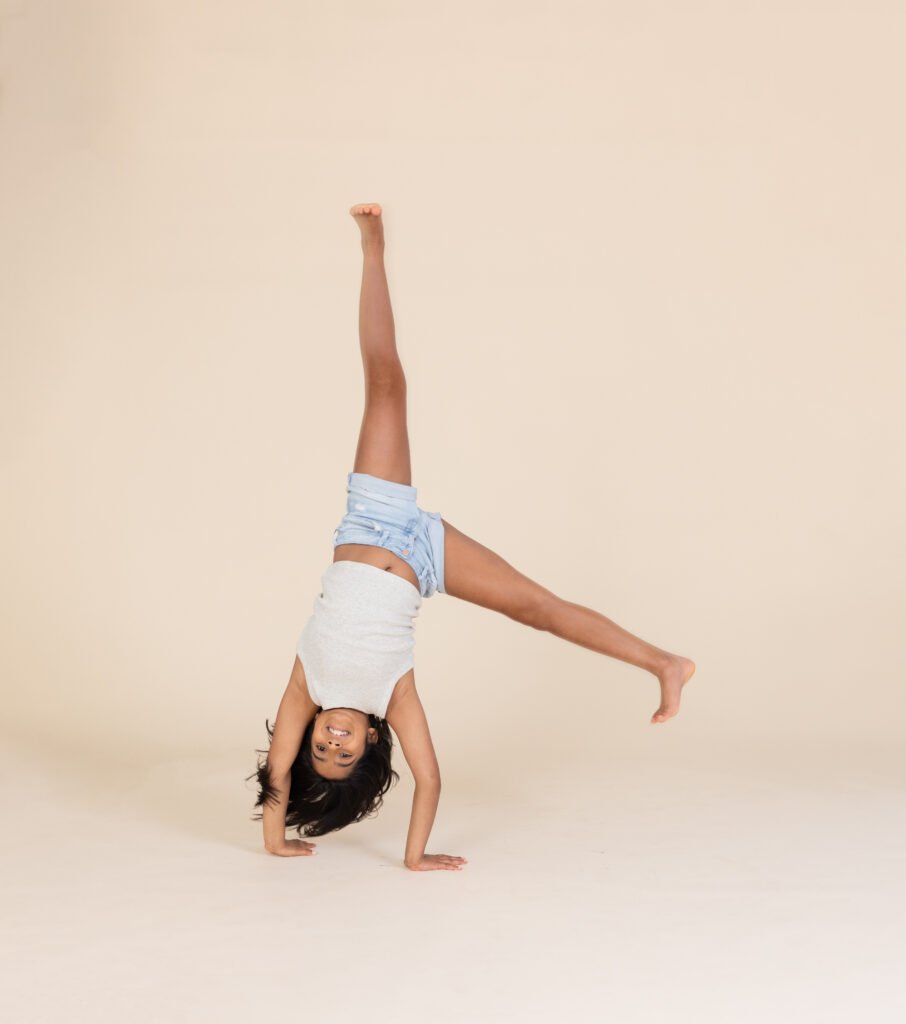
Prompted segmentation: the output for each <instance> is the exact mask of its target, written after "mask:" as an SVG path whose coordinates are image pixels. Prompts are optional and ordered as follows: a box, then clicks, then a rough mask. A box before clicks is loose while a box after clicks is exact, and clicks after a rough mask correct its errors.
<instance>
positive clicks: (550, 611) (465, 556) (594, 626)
mask: <svg viewBox="0 0 906 1024" xmlns="http://www.w3.org/2000/svg"><path fill="white" fill-rule="evenodd" d="M443 523H444V537H445V541H444V563H445V564H444V577H445V589H446V592H447V594H450V595H452V596H453V597H458V598H461V599H462V600H464V601H470V602H472V603H473V604H478V605H481V606H482V607H484V608H490V609H491V610H492V611H496V612H501V613H502V614H503V615H506V616H508V617H509V618H511V619H515V620H516V621H517V622H521V623H524V624H525V625H527V626H532V627H533V628H534V629H543V630H545V631H547V632H549V633H553V634H554V636H558V637H560V638H561V639H563V640H569V641H570V642H571V643H574V644H578V645H579V646H581V647H587V648H589V649H590V650H592V651H596V652H597V653H598V654H606V655H609V656H610V657H611V658H618V659H619V660H620V661H626V662H629V664H630V665H637V666H638V667H639V668H643V669H645V670H647V671H648V672H650V673H651V674H652V675H654V676H657V679H658V681H659V683H660V685H661V704H660V707H659V708H658V709H657V711H655V713H654V714H653V715H652V716H651V721H652V722H662V721H665V720H666V719H668V718H672V717H673V716H674V715H675V714H676V713H677V711H678V710H679V701H680V692H681V690H682V688H683V686H684V685H685V684H686V682H688V680H689V679H690V678H691V676H692V673H693V672H694V671H695V663H694V662H692V661H690V659H688V658H683V657H680V656H679V655H676V654H671V653H670V652H669V651H665V650H662V649H661V648H660V647H655V646H654V645H652V644H649V643H647V642H646V641H645V640H642V639H641V638H640V637H637V636H635V635H634V634H632V633H630V632H628V631H627V630H625V629H623V628H622V627H621V626H618V625H617V624H616V623H615V622H613V621H612V620H611V619H608V618H606V617H605V616H604V615H601V614H600V612H596V611H594V610H593V609H591V608H586V607H585V606H584V605H581V604H575V603H573V602H572V601H566V600H564V599H563V598H561V597H558V596H557V595H556V594H554V593H552V592H551V591H550V590H548V589H547V588H546V587H543V586H541V584H540V583H536V582H535V581H534V580H532V579H530V578H529V577H528V576H525V575H524V574H523V573H521V572H519V571H518V569H516V568H514V567H513V566H512V565H510V563H509V562H507V561H506V560H505V559H503V558H501V556H500V555H498V554H497V553H496V552H494V551H492V550H491V549H490V548H487V547H485V546H484V545H483V544H479V543H478V541H476V540H473V539H472V538H471V537H468V536H467V535H466V534H464V533H463V532H462V531H461V530H457V529H456V527H455V526H452V525H451V524H450V523H448V522H447V521H446V520H443Z"/></svg>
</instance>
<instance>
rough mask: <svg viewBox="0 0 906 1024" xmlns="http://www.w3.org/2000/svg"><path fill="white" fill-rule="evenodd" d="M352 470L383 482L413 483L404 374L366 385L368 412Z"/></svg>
mask: <svg viewBox="0 0 906 1024" xmlns="http://www.w3.org/2000/svg"><path fill="white" fill-rule="evenodd" d="M352 468H353V472H355V473H370V474H371V476H378V477H380V478H381V479H382V480H394V481H396V482H397V483H401V484H411V483H412V463H411V459H410V455H409V428H408V425H407V422H406V382H405V378H404V377H403V376H402V374H400V375H399V377H394V378H392V379H390V380H388V381H375V382H372V383H369V385H368V386H367V388H366V394H365V412H364V414H363V416H362V426H361V428H360V430H359V443H358V446H357V447H356V452H355V461H354V463H353V466H352Z"/></svg>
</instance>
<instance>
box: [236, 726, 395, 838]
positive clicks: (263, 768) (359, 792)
mask: <svg viewBox="0 0 906 1024" xmlns="http://www.w3.org/2000/svg"><path fill="white" fill-rule="evenodd" d="M319 710H320V709H319ZM368 719H369V723H368V724H369V725H370V726H372V727H373V728H374V729H375V730H376V731H377V734H378V738H377V741H376V742H374V743H366V744H365V753H364V754H363V755H362V756H361V757H360V758H359V761H358V763H357V764H356V766H355V768H353V769H352V771H351V772H350V773H349V775H348V776H347V777H346V778H343V779H325V778H324V776H323V775H320V774H319V773H318V772H317V771H316V770H315V767H314V764H313V763H312V759H311V737H312V732H313V731H314V727H315V722H314V718H312V720H311V721H310V722H309V723H308V728H307V729H306V730H305V735H304V736H303V737H302V745H301V746H300V747H299V753H298V754H297V755H296V760H295V761H294V762H293V766H292V768H291V769H290V786H289V802H288V803H287V807H286V827H287V828H294V829H296V831H297V832H298V833H299V835H300V836H301V835H306V836H323V835H326V834H327V833H328V832H335V831H337V829H341V828H345V827H346V826H347V825H351V824H354V823H355V822H357V821H361V820H362V819H363V818H370V817H373V816H374V815H375V814H377V812H378V810H379V809H380V806H381V804H382V803H383V802H384V794H385V793H386V792H387V791H388V790H389V789H390V787H391V786H392V785H394V784H395V783H396V782H399V774H398V773H397V772H395V771H394V770H393V768H392V766H391V763H390V756H391V753H392V751H393V737H392V735H391V733H390V726H389V725H388V724H387V720H386V719H383V718H378V717H377V716H376V715H369V716H368ZM264 727H265V729H267V732H268V748H270V742H271V741H272V740H273V738H274V730H273V728H272V727H271V725H270V724H269V722H268V720H267V719H265V720H264ZM268 752H269V751H268V750H257V751H256V753H258V754H267V753H268ZM251 778H257V780H258V787H259V792H258V799H257V800H256V801H255V807H261V808H263V807H264V804H265V803H267V804H270V805H273V804H276V803H279V797H278V795H277V789H276V787H275V786H274V783H273V780H272V778H271V775H270V765H269V764H268V759H267V757H265V759H264V760H263V761H262V760H261V759H260V758H259V759H258V768H257V770H256V771H254V772H252V774H251V775H247V776H246V781H248V780H249V779H251ZM262 817H263V813H259V814H253V815H252V820H254V821H260V820H261V819H262Z"/></svg>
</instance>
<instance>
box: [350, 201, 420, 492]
mask: <svg viewBox="0 0 906 1024" xmlns="http://www.w3.org/2000/svg"><path fill="white" fill-rule="evenodd" d="M349 212H350V214H352V216H353V218H354V219H355V221H356V223H357V224H358V225H359V228H360V229H361V232H362V287H361V291H360V293H359V345H360V347H361V350H362V367H363V369H364V371H365V412H364V414H363V416H362V425H361V428H360V430H359V441H358V445H357V447H356V453H355V461H354V462H353V466H352V469H353V472H355V473H370V474H371V475H372V476H379V477H382V478H383V479H385V480H395V481H397V483H401V484H411V483H412V464H411V458H410V455H409V430H408V425H407V420H406V377H405V374H404V373H403V364H402V362H401V361H400V357H399V353H398V352H397V349H396V331H395V328H394V323H393V310H392V308H391V306H390V289H389V287H388V285H387V272H386V270H385V268H384V225H383V220H382V215H381V207H380V205H379V204H378V203H361V204H359V205H357V206H353V207H352V209H351V210H350V211H349Z"/></svg>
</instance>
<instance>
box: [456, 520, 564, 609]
mask: <svg viewBox="0 0 906 1024" xmlns="http://www.w3.org/2000/svg"><path fill="white" fill-rule="evenodd" d="M443 524H444V563H445V566H444V577H445V584H444V587H445V592H446V593H447V594H450V595H452V596H453V597H459V598H461V599H462V600H463V601H470V602H471V603H472V604H478V605H481V606H482V607H483V608H490V609H491V610H492V611H495V612H500V613H501V614H503V615H506V616H508V617H509V618H511V619H515V620H516V621H517V622H522V623H524V624H525V625H527V626H533V627H535V628H536V629H544V628H546V623H547V622H548V621H549V616H550V609H551V608H552V607H553V605H554V604H556V602H557V601H559V598H558V597H557V596H556V594H554V593H553V592H552V591H550V590H548V589H547V587H544V586H542V585H541V584H540V583H537V582H536V581H535V580H533V579H531V578H529V577H528V576H526V575H525V574H524V573H521V572H520V571H519V570H518V569H516V568H515V566H513V565H511V564H510V563H509V562H508V561H507V560H506V559H505V558H503V557H502V556H501V555H498V554H497V552H496V551H492V550H491V549H490V548H488V547H485V545H484V544H480V543H479V542H478V541H477V540H474V539H473V538H472V537H469V536H468V535H467V534H465V533H463V532H462V531H461V530H458V529H457V528H456V527H455V526H453V525H452V524H450V523H448V522H447V520H446V519H444V520H443Z"/></svg>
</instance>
